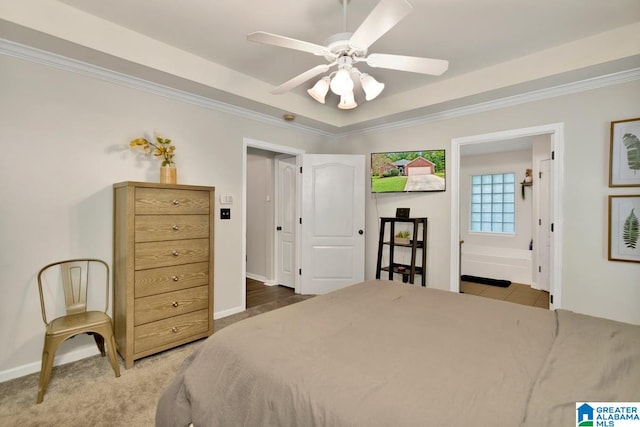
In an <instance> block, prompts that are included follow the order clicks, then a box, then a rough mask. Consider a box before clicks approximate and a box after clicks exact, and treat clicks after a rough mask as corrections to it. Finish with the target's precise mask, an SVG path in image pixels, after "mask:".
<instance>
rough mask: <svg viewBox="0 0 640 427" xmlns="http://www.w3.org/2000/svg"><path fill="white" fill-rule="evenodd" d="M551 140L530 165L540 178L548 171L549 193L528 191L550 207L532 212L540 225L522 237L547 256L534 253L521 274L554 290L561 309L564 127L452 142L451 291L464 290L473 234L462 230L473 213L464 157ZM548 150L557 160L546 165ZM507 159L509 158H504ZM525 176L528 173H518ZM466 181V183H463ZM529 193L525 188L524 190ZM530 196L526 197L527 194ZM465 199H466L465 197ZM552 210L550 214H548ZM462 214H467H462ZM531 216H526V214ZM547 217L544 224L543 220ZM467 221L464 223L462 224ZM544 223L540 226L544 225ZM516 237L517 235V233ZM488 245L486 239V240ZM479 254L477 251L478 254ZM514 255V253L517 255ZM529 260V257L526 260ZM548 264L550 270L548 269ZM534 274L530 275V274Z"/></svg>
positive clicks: (554, 301) (552, 305)
mask: <svg viewBox="0 0 640 427" xmlns="http://www.w3.org/2000/svg"><path fill="white" fill-rule="evenodd" d="M535 139H537V140H538V141H540V140H542V141H543V144H542V145H545V144H544V141H547V143H546V144H547V149H545V150H542V152H541V153H538V154H537V155H536V154H535V152H536V150H535V149H534V150H531V152H532V153H534V154H532V158H531V159H530V163H531V165H532V166H533V167H532V169H534V170H535V171H536V173H538V172H540V171H542V170H543V168H547V169H546V176H545V178H550V180H548V181H547V186H546V194H545V191H544V189H542V188H541V187H542V186H541V185H538V186H534V187H533V188H530V189H527V190H526V191H527V193H528V194H529V196H530V197H535V198H536V200H540V198H541V197H546V199H547V200H548V204H546V205H545V204H544V203H542V204H540V203H536V204H535V206H534V207H533V208H530V209H531V212H530V213H528V215H529V219H528V220H529V221H530V222H531V223H532V224H535V226H533V225H532V227H530V229H528V230H527V231H526V232H527V236H520V238H524V237H526V239H527V241H528V239H529V238H531V240H533V241H535V243H536V245H538V243H540V244H542V245H544V246H545V247H546V248H547V251H546V255H545V251H544V250H542V247H540V248H538V247H536V251H534V252H533V253H534V254H535V255H533V256H529V255H527V256H529V259H530V261H529V265H528V267H527V266H525V267H524V270H522V271H521V272H520V274H522V272H528V273H529V281H530V282H532V283H535V285H536V288H541V287H542V289H545V288H546V287H547V286H548V290H549V293H550V302H549V308H551V309H553V308H559V307H560V304H561V271H560V266H561V265H562V263H561V255H562V251H561V243H562V239H561V232H562V227H561V223H560V219H561V218H562V215H561V208H562V206H561V200H562V197H561V189H562V185H561V179H562V148H563V125H562V124H552V125H546V126H539V127H534V128H525V129H516V130H510V131H504V132H497V133H492V134H483V135H475V136H469V137H463V138H456V139H453V140H452V143H451V148H452V150H451V151H452V153H451V163H452V167H451V170H452V174H451V181H452V183H451V184H452V185H451V188H452V190H451V191H452V194H451V214H452V218H451V266H450V267H451V270H450V277H451V282H450V290H452V291H454V292H458V291H459V286H460V272H461V253H462V245H463V243H462V241H463V239H462V236H463V235H466V233H467V229H466V228H465V229H462V227H466V224H467V222H469V213H468V212H469V209H467V203H468V200H467V199H468V195H467V193H468V192H467V191H466V189H465V185H468V183H467V182H466V181H467V178H468V177H467V176H466V175H465V174H464V172H461V170H462V166H463V163H464V162H463V160H462V159H463V157H464V156H465V155H466V154H469V153H483V154H484V155H487V154H488V153H494V154H493V155H494V156H495V155H496V153H500V152H504V151H513V150H514V149H516V150H517V149H518V148H521V147H518V145H519V144H520V145H521V144H527V143H528V142H527V141H531V140H535ZM544 151H546V152H547V153H549V154H550V155H551V157H552V158H553V160H552V161H550V162H547V163H545V162H543V160H545V159H544V157H545V156H544ZM501 156H504V154H502V155H501ZM516 172H518V173H521V174H523V175H524V171H516ZM518 178H519V179H518V184H517V185H518V190H520V189H519V182H520V179H522V178H523V177H520V176H518ZM462 180H464V182H462ZM529 190H533V191H535V192H536V193H535V195H534V194H532V193H531V192H529ZM522 191H523V192H524V191H525V188H523V189H522ZM527 193H525V197H526V195H527ZM462 195H465V196H464V199H463V198H462ZM517 195H518V196H519V195H520V191H518V192H517ZM545 209H546V210H547V211H546V213H545V212H544V210H545ZM461 212H462V214H461ZM525 217H526V215H525ZM543 217H544V218H545V221H544V223H543V221H542V218H543ZM461 220H462V222H463V223H461ZM539 223H540V226H538V224H539ZM545 230H546V231H548V232H547V233H546V235H547V236H546V237H547V238H546V239H545V238H543V237H544V236H543V235H544V234H545ZM514 235H515V233H514ZM485 242H486V240H485ZM475 243H476V247H477V248H479V249H478V251H477V252H478V255H479V256H478V258H480V257H482V256H483V251H482V246H481V245H478V244H477V242H475ZM472 252H473V251H472ZM511 252H513V251H511ZM524 258H526V257H524V256H523V259H524ZM542 264H544V269H543V267H542ZM527 268H528V269H529V270H528V271H527V270H526V269H527ZM538 269H540V271H541V272H542V271H544V273H546V278H545V276H544V275H542V274H537V273H536V270H538ZM513 274H518V272H517V271H516V270H515V269H514V273H513Z"/></svg>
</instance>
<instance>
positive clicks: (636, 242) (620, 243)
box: [609, 194, 640, 262]
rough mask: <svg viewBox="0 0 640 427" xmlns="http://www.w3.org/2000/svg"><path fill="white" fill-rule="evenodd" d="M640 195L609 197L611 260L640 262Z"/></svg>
mask: <svg viewBox="0 0 640 427" xmlns="http://www.w3.org/2000/svg"><path fill="white" fill-rule="evenodd" d="M639 212H640V194H631V195H621V196H609V260H611V261H628V262H640V219H638V213H639Z"/></svg>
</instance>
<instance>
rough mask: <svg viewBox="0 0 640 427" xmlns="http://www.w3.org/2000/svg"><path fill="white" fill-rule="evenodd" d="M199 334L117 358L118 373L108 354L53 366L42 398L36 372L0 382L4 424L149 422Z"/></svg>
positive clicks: (226, 321) (221, 323)
mask: <svg viewBox="0 0 640 427" xmlns="http://www.w3.org/2000/svg"><path fill="white" fill-rule="evenodd" d="M307 298H309V296H304V295H292V296H290V297H288V298H286V299H283V300H278V301H273V302H270V303H266V304H263V305H260V306H256V307H253V308H250V309H248V310H247V311H244V312H242V313H238V314H234V315H232V316H228V317H225V318H223V319H219V320H216V321H215V322H214V326H215V330H216V331H218V330H220V329H222V328H224V327H226V326H229V325H231V324H232V323H235V322H238V321H240V320H242V319H246V318H248V317H252V316H255V315H257V314H261V313H265V312H267V311H271V310H273V309H276V308H279V307H282V306H285V305H289V304H293V303H296V302H299V301H302V300H305V299H307ZM201 343H202V340H200V341H196V342H194V343H190V344H186V345H184V346H181V347H178V348H175V349H172V350H168V351H165V352H163V353H159V354H156V355H153V356H149V357H146V358H144V359H140V360H139V361H136V363H135V365H134V366H133V368H131V369H124V366H123V365H122V363H121V364H120V374H121V376H120V378H116V377H115V375H114V373H113V370H112V369H111V365H109V362H108V360H107V359H106V358H101V357H99V356H93V357H89V358H86V359H83V360H80V361H77V362H72V363H68V364H66V365H62V366H58V367H55V368H54V369H53V373H52V375H51V381H50V383H49V388H48V390H47V392H46V394H45V396H44V402H42V403H41V404H36V395H37V393H38V380H39V375H40V374H39V373H34V374H31V375H27V376H25V377H22V378H17V379H14V380H11V381H7V382H4V383H0V425H2V426H21V427H30V426H38V427H42V426H65V427H69V426H110V427H111V426H153V425H154V418H155V409H156V402H157V400H158V398H159V396H160V394H161V393H162V390H163V389H164V388H165V386H166V385H167V384H169V382H171V380H172V379H173V377H174V374H175V372H176V370H177V369H178V367H179V366H180V364H181V363H182V361H183V360H184V359H185V358H186V357H187V356H188V355H189V354H191V352H193V351H194V350H195V349H196V348H198V346H199V345H200V344H201Z"/></svg>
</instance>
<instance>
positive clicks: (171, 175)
mask: <svg viewBox="0 0 640 427" xmlns="http://www.w3.org/2000/svg"><path fill="white" fill-rule="evenodd" d="M160 183H161V184H177V183H178V169H176V167H175V166H161V167H160Z"/></svg>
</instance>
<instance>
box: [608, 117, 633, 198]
mask: <svg viewBox="0 0 640 427" xmlns="http://www.w3.org/2000/svg"><path fill="white" fill-rule="evenodd" d="M609 187H640V118H637V119H628V120H619V121H615V122H611V147H610V155H609Z"/></svg>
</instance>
